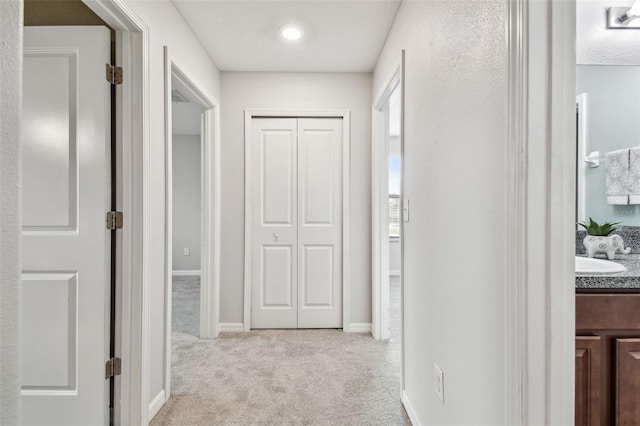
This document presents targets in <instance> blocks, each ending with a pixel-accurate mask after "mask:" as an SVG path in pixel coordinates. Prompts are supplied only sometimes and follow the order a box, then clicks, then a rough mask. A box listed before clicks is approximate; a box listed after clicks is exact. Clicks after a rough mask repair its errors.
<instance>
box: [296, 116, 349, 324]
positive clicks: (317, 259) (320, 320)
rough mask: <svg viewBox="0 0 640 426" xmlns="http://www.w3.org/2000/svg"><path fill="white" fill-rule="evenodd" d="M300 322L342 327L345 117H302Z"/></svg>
mask: <svg viewBox="0 0 640 426" xmlns="http://www.w3.org/2000/svg"><path fill="white" fill-rule="evenodd" d="M298 206H299V207H298V328H339V327H342V120H341V119H337V118H300V119H298Z"/></svg>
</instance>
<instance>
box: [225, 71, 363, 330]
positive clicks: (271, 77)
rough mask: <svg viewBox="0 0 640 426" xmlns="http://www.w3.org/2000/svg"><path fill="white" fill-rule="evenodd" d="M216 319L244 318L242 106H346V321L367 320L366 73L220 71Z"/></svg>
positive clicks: (315, 107) (249, 107) (238, 320)
mask: <svg viewBox="0 0 640 426" xmlns="http://www.w3.org/2000/svg"><path fill="white" fill-rule="evenodd" d="M221 103H222V105H223V108H222V109H221V113H222V119H221V120H222V123H223V126H222V140H223V143H222V154H221V156H222V200H223V203H222V223H224V226H223V228H222V247H223V248H224V249H223V251H222V261H221V264H222V271H221V274H222V275H221V280H220V282H221V296H220V298H221V303H220V306H221V322H223V323H225V322H235V323H238V322H242V321H243V280H244V278H243V274H244V110H245V109H294V108H303V109H348V110H350V111H351V265H350V266H351V296H350V297H351V321H352V322H371V260H370V259H371V231H370V230H371V219H370V216H371V214H370V209H371V185H370V182H371V166H370V161H371V149H370V145H371V74H361V73H357V74H356V73H353V74H343V73H325V74H315V73H244V72H224V73H222V99H221Z"/></svg>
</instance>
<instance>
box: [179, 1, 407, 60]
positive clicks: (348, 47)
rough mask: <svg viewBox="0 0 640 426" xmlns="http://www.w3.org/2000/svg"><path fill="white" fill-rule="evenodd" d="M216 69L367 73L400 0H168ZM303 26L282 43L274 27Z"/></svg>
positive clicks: (383, 40) (380, 46)
mask: <svg viewBox="0 0 640 426" xmlns="http://www.w3.org/2000/svg"><path fill="white" fill-rule="evenodd" d="M173 3H174V4H175V6H176V8H177V9H178V11H179V12H180V13H181V14H182V16H183V17H184V19H185V20H186V21H187V23H188V24H189V26H190V27H191V28H192V29H193V31H194V33H195V34H196V36H197V37H198V38H199V39H200V41H201V42H202V44H203V45H204V47H205V48H206V49H207V51H208V53H209V55H210V56H211V58H212V59H213V60H214V62H215V63H216V65H217V66H218V67H219V68H220V69H221V70H222V71H296V72H314V71H317V72H369V71H372V70H373V68H374V66H375V63H376V60H377V58H378V54H379V52H380V50H381V49H382V46H383V44H384V42H385V39H386V37H387V33H388V32H389V28H390V27H391V24H392V23H393V19H394V17H395V13H396V11H397V9H398V7H399V6H400V0H350V1H344V0H289V1H271V0H262V1H256V0H235V1H229V0H223V1H220V0H173ZM287 23H295V24H297V25H300V26H301V27H302V28H303V29H304V33H305V34H304V37H303V39H302V40H300V41H298V42H287V41H285V40H283V39H282V38H281V37H280V34H279V31H278V29H279V28H280V27H281V26H282V25H284V24H287Z"/></svg>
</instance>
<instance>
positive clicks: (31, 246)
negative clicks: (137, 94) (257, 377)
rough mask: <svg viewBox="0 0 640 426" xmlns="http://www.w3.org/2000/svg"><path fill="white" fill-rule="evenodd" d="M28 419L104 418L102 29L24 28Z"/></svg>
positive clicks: (106, 115) (106, 113)
mask: <svg viewBox="0 0 640 426" xmlns="http://www.w3.org/2000/svg"><path fill="white" fill-rule="evenodd" d="M24 46H25V56H24V90H23V102H24V104H23V111H24V112H23V157H22V224H23V232H22V259H23V264H22V269H23V278H22V314H21V339H22V351H21V352H22V355H21V356H22V358H21V364H22V422H23V424H25V425H27V424H29V425H30V424H39V425H100V424H108V422H109V412H108V411H109V410H108V401H109V388H108V385H109V381H108V380H105V361H106V360H107V358H108V349H109V346H108V339H109V310H108V309H107V308H108V303H109V291H110V290H109V275H108V274H109V267H108V253H109V244H110V239H109V238H108V232H109V231H107V229H106V227H105V213H106V211H108V206H109V197H110V185H111V182H110V174H109V173H110V171H109V170H110V168H109V165H110V158H109V156H110V149H109V146H110V134H109V130H110V127H109V126H110V109H109V105H110V89H109V83H108V82H107V81H106V79H105V64H106V63H108V62H109V59H110V43H109V32H108V30H107V29H106V28H104V27H29V28H25V30H24Z"/></svg>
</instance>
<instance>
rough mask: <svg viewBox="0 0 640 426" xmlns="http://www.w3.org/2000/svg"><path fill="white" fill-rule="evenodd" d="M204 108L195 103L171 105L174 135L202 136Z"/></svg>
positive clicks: (175, 103) (173, 103)
mask: <svg viewBox="0 0 640 426" xmlns="http://www.w3.org/2000/svg"><path fill="white" fill-rule="evenodd" d="M201 126H202V108H201V107H200V106H199V105H198V104H196V103H194V102H172V103H171V130H172V131H173V134H174V135H200V129H201Z"/></svg>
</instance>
